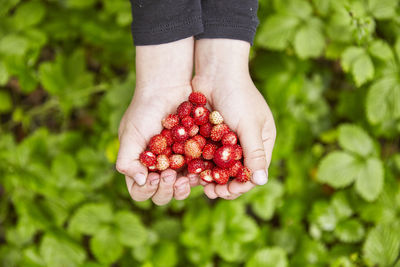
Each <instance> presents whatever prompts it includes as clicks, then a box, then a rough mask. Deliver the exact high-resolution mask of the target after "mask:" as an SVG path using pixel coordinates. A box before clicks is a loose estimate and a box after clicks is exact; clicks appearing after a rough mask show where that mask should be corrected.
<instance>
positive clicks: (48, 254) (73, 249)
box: [40, 234, 86, 267]
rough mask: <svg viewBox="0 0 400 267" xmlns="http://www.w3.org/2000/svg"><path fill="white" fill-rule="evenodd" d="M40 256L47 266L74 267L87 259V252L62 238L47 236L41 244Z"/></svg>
mask: <svg viewBox="0 0 400 267" xmlns="http://www.w3.org/2000/svg"><path fill="white" fill-rule="evenodd" d="M40 254H41V256H42V257H43V259H44V261H45V262H46V265H47V266H65V267H69V266H71V267H74V266H77V265H79V264H81V263H83V261H84V260H85V258H86V253H85V250H84V249H83V248H82V247H80V246H79V245H78V244H76V243H75V242H73V241H70V240H68V239H65V238H63V237H62V236H53V235H51V234H46V235H45V236H44V237H43V240H42V242H41V244H40Z"/></svg>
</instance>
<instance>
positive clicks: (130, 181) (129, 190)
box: [126, 178, 134, 193]
mask: <svg viewBox="0 0 400 267" xmlns="http://www.w3.org/2000/svg"><path fill="white" fill-rule="evenodd" d="M133 182H134V180H133V179H132V178H128V180H127V182H126V183H127V185H128V192H129V193H131V190H132V185H133Z"/></svg>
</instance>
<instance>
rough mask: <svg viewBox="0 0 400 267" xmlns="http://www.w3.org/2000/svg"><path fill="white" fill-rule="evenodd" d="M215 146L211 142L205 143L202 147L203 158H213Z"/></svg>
mask: <svg viewBox="0 0 400 267" xmlns="http://www.w3.org/2000/svg"><path fill="white" fill-rule="evenodd" d="M217 148H218V147H217V146H216V145H214V144H211V143H207V144H206V145H205V146H204V148H203V158H204V159H208V160H211V159H213V158H214V153H215V151H217Z"/></svg>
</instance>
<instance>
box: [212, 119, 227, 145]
mask: <svg viewBox="0 0 400 267" xmlns="http://www.w3.org/2000/svg"><path fill="white" fill-rule="evenodd" d="M228 132H229V127H228V125H226V124H223V123H222V124H217V125H214V127H213V128H212V129H211V133H210V137H211V140H213V141H220V140H221V138H222V136H224V135H225V134H227V133H228Z"/></svg>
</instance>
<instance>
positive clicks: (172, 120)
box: [162, 114, 179, 129]
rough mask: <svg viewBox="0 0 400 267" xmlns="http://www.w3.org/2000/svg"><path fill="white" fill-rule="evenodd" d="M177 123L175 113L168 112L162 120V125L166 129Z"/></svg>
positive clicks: (177, 119)
mask: <svg viewBox="0 0 400 267" xmlns="http://www.w3.org/2000/svg"><path fill="white" fill-rule="evenodd" d="M178 124H179V117H178V115H175V114H169V115H168V116H167V117H165V118H164V119H163V120H162V125H163V126H164V127H165V128H167V129H172V128H173V127H175V126H176V125H178Z"/></svg>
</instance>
